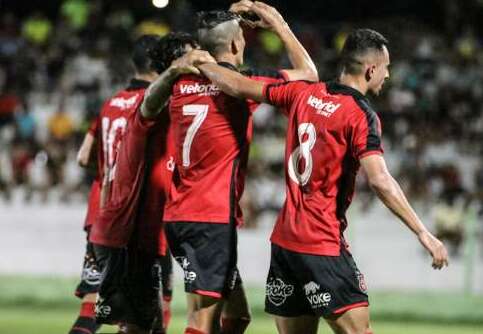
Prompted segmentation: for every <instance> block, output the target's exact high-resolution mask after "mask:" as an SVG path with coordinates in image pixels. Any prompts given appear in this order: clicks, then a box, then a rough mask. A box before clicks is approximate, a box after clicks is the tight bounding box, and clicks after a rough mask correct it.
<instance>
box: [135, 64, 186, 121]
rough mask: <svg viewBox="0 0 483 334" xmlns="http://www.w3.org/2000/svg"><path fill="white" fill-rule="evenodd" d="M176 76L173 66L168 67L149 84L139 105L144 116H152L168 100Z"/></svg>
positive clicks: (177, 73)
mask: <svg viewBox="0 0 483 334" xmlns="http://www.w3.org/2000/svg"><path fill="white" fill-rule="evenodd" d="M178 76H179V72H178V71H177V70H176V69H175V68H173V67H168V69H166V71H164V72H163V73H161V75H160V76H159V77H158V78H157V79H156V80H155V81H154V82H153V83H151V85H149V87H148V89H147V91H146V94H145V95H144V101H143V104H142V106H141V113H142V115H143V116H144V117H145V118H154V117H156V116H157V115H158V114H159V113H160V112H161V111H162V110H163V108H164V106H165V105H166V104H167V102H168V100H169V97H170V95H171V90H172V87H173V84H174V82H175V81H176V79H177V78H178Z"/></svg>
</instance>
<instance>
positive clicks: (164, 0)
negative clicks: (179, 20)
mask: <svg viewBox="0 0 483 334" xmlns="http://www.w3.org/2000/svg"><path fill="white" fill-rule="evenodd" d="M168 4H169V0H153V6H154V7H156V8H164V7H166V6H167V5H168Z"/></svg>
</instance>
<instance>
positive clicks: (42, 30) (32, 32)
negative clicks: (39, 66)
mask: <svg viewBox="0 0 483 334" xmlns="http://www.w3.org/2000/svg"><path fill="white" fill-rule="evenodd" d="M51 33H52V24H51V23H50V21H49V19H47V18H46V17H45V16H44V15H43V14H42V13H40V12H35V13H34V14H33V15H32V16H30V17H29V18H28V19H27V20H26V21H25V22H24V24H23V26H22V36H23V37H24V38H25V39H26V40H27V41H29V42H30V43H32V44H33V45H36V46H45V45H46V44H47V41H48V39H49V37H50V35H51Z"/></svg>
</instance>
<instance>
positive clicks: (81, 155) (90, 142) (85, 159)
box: [77, 133, 95, 168]
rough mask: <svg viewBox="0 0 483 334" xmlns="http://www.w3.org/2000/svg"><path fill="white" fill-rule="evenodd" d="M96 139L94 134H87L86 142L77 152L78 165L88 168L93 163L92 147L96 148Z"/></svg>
mask: <svg viewBox="0 0 483 334" xmlns="http://www.w3.org/2000/svg"><path fill="white" fill-rule="evenodd" d="M94 141H95V138H94V136H93V135H92V134H90V133H87V134H86V135H85V137H84V141H83V142H82V145H81V147H80V149H79V152H77V163H78V164H79V166H81V167H84V168H87V167H88V166H89V163H90V161H91V152H92V147H93V146H94Z"/></svg>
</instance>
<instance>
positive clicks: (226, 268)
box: [165, 222, 241, 298]
mask: <svg viewBox="0 0 483 334" xmlns="http://www.w3.org/2000/svg"><path fill="white" fill-rule="evenodd" d="M165 231H166V237H167V239H168V243H169V248H170V249H171V252H172V253H173V257H174V258H175V260H176V261H177V262H178V263H179V265H180V266H181V268H182V269H183V271H184V286H185V291H186V292H189V293H196V294H199V295H205V296H210V297H215V298H222V297H227V296H228V295H229V294H230V292H231V291H233V290H234V289H235V287H236V286H237V285H240V284H241V278H240V275H239V272H238V269H237V266H236V263H237V232H236V227H235V224H234V223H233V224H210V223H193V222H190V223H185V222H176V223H167V224H166V225H165Z"/></svg>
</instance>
